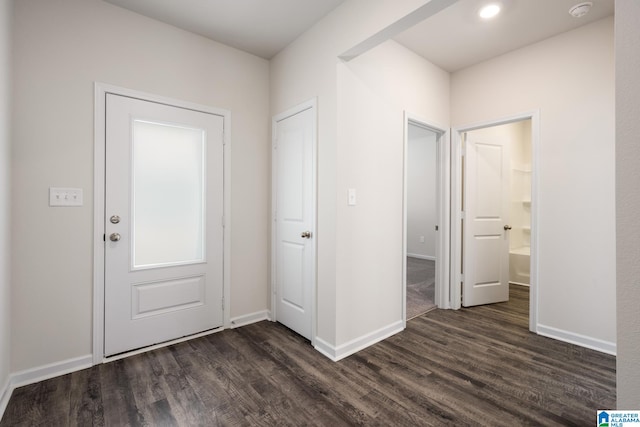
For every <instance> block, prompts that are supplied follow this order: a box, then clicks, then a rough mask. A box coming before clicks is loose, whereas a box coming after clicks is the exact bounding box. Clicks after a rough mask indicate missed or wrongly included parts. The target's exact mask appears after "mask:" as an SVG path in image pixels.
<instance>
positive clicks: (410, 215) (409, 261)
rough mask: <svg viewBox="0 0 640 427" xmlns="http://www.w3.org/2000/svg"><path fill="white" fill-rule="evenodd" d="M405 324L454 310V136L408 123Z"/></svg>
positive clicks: (424, 124)
mask: <svg viewBox="0 0 640 427" xmlns="http://www.w3.org/2000/svg"><path fill="white" fill-rule="evenodd" d="M405 126H406V128H405V150H404V152H405V159H404V233H403V239H404V242H403V254H402V256H403V260H402V265H403V272H402V273H403V277H402V283H403V319H405V322H406V320H408V319H411V318H414V317H416V316H419V315H421V314H424V313H426V312H428V311H430V310H432V309H434V308H436V307H440V308H449V294H448V291H446V287H445V283H447V282H448V278H449V274H448V273H449V268H448V262H449V256H448V249H449V245H448V242H449V232H448V230H449V202H448V200H449V191H448V190H449V175H448V174H449V143H448V141H449V138H448V137H449V133H448V132H447V131H446V130H444V129H442V128H439V127H437V126H433V125H431V124H428V123H427V122H425V121H423V120H419V119H417V118H415V117H409V116H408V115H407V118H406V120H405Z"/></svg>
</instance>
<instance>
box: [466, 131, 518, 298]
mask: <svg viewBox="0 0 640 427" xmlns="http://www.w3.org/2000/svg"><path fill="white" fill-rule="evenodd" d="M465 140H466V141H465V143H466V150H465V152H466V154H465V162H464V163H465V168H464V169H465V170H464V218H465V221H464V230H463V234H464V255H463V260H464V261H463V262H464V266H463V274H464V284H463V293H462V305H463V306H465V307H469V306H474V305H481V304H491V303H496V302H502V301H508V300H509V235H508V233H509V229H510V226H509V201H510V194H509V162H510V155H509V141H508V140H507V138H505V137H502V136H499V135H494V134H492V133H491V130H490V129H480V130H475V131H472V132H468V133H467V134H466V136H465Z"/></svg>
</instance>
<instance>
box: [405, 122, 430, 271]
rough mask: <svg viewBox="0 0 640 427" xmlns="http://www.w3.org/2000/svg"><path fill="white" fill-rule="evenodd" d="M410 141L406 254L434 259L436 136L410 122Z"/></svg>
mask: <svg viewBox="0 0 640 427" xmlns="http://www.w3.org/2000/svg"><path fill="white" fill-rule="evenodd" d="M407 142H408V144H407V145H408V153H407V172H406V173H407V255H409V256H416V257H418V258H429V259H434V258H435V256H436V231H435V226H436V224H437V218H436V214H437V210H436V166H437V164H436V154H437V150H436V148H437V146H436V143H437V135H436V133H435V132H432V131H430V130H427V129H423V128H421V127H418V126H415V125H412V124H409V135H408V141H407ZM421 237H422V238H423V239H424V241H422V242H421V241H420V238H421Z"/></svg>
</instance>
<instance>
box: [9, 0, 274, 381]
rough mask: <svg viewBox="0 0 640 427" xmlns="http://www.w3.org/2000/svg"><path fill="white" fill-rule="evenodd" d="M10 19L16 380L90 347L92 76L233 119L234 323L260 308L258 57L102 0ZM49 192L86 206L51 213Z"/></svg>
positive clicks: (264, 146)
mask: <svg viewBox="0 0 640 427" xmlns="http://www.w3.org/2000/svg"><path fill="white" fill-rule="evenodd" d="M15 12H16V14H15V26H14V28H15V34H14V48H15V58H14V59H15V63H14V76H15V79H14V81H15V92H14V93H15V97H14V99H15V102H14V108H15V110H14V112H15V116H14V125H15V128H14V131H15V133H14V135H15V138H14V145H13V155H12V162H13V198H12V213H13V221H12V229H13V238H12V254H13V260H12V274H13V282H12V308H13V311H12V325H13V331H14V333H13V339H12V371H19V370H22V369H27V368H32V367H37V366H41V365H44V364H47V363H53V362H58V361H62V360H66V359H69V358H73V357H78V356H84V355H87V354H90V352H91V331H92V329H91V323H92V286H93V285H92V265H93V255H92V220H93V209H92V206H93V197H92V196H93V195H92V192H93V112H94V97H93V83H94V81H99V82H104V83H108V84H113V85H117V86H123V87H127V88H131V89H136V90H140V91H145V92H150V93H155V94H158V95H163V96H167V97H173V98H177V99H182V100H186V101H191V102H196V103H200V104H205V105H210V106H214V107H220V108H225V109H228V110H230V111H231V112H232V119H231V120H232V128H231V141H232V142H231V145H232V164H231V168H232V182H231V192H232V194H231V214H232V218H231V221H232V228H231V236H232V241H231V261H232V265H231V317H235V316H239V315H243V314H249V313H253V312H257V311H260V310H265V309H266V308H267V284H268V250H269V247H268V244H269V241H268V215H267V213H268V209H269V185H268V183H269V176H270V173H269V163H268V158H269V107H268V102H269V98H268V97H269V87H268V78H269V76H268V63H267V61H265V60H263V59H260V58H257V57H255V56H252V55H249V54H246V53H243V52H240V51H238V50H235V49H232V48H229V47H226V46H223V45H221V44H218V43H215V42H212V41H210V40H208V39H205V38H202V37H200V36H196V35H193V34H191V33H187V32H185V31H182V30H179V29H177V28H175V27H172V26H169V25H166V24H163V23H160V22H158V21H154V20H151V19H148V18H145V17H142V16H141V15H137V14H135V13H133V12H130V11H127V10H124V9H121V8H119V7H116V6H113V5H110V4H108V3H105V2H103V1H99V0H66V1H56V2H51V1H48V0H21V1H19V2H16V4H15ZM49 186H62V187H64V186H69V187H81V188H83V189H84V206H83V207H82V208H75V209H67V208H56V209H53V208H49V207H48V198H47V191H48V190H47V189H48V187H49ZM3 194H4V193H3Z"/></svg>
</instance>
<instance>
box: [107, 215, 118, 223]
mask: <svg viewBox="0 0 640 427" xmlns="http://www.w3.org/2000/svg"><path fill="white" fill-rule="evenodd" d="M109 221H111V224H117V223H119V222H120V217H119V216H118V215H112V216H111V218H109Z"/></svg>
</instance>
